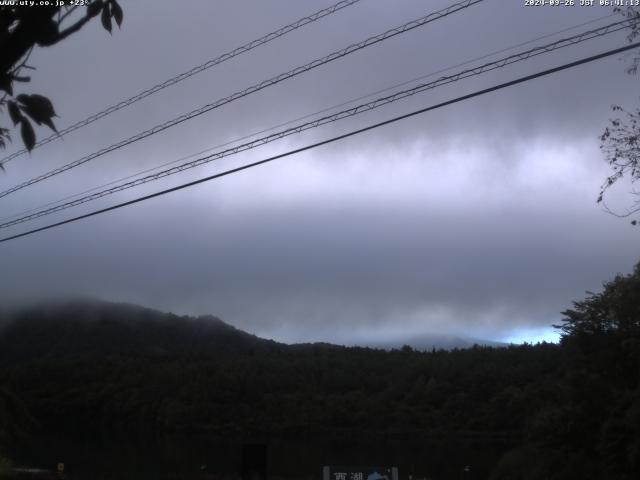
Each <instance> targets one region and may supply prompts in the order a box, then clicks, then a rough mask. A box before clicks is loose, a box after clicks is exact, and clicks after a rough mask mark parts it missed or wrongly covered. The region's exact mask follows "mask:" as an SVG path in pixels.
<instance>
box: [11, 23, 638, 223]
mask: <svg viewBox="0 0 640 480" xmlns="http://www.w3.org/2000/svg"><path fill="white" fill-rule="evenodd" d="M630 24H631V22H630V21H629V20H621V21H619V22H614V23H612V24H609V25H606V26H604V27H600V28H597V29H594V30H589V31H586V32H582V33H579V34H577V35H573V36H571V37H567V38H563V39H560V40H557V41H555V42H552V43H550V44H547V45H543V46H538V47H535V48H532V49H529V50H526V51H524V52H520V53H516V54H513V55H510V56H507V57H504V58H501V59H499V60H495V61H493V62H488V63H485V64H483V65H480V66H477V67H474V68H471V69H468V70H463V71H461V72H458V73H456V74H454V75H449V76H445V77H441V78H439V79H437V80H435V81H433V82H429V83H425V84H421V85H417V86H415V87H413V88H410V89H407V90H402V91H399V92H396V93H394V94H392V95H388V96H386V97H381V98H378V99H375V100H373V101H371V102H368V103H364V104H360V105H357V106H355V107H351V108H348V109H346V110H342V111H340V112H336V113H333V114H331V115H327V116H324V117H321V118H318V119H315V120H312V121H310V122H306V123H303V124H300V125H297V126H295V127H291V128H288V129H285V130H282V131H280V132H276V133H273V134H271V135H267V136H265V137H261V138H258V139H255V140H252V141H250V142H247V143H244V144H241V145H236V146H234V147H231V148H228V149H226V150H222V151H220V152H216V153H213V154H211V155H207V156H204V157H201V158H198V159H196V160H193V161H190V162H186V163H183V164H181V165H178V166H175V167H172V168H169V169H166V170H162V171H160V172H157V173H154V174H151V175H147V176H145V177H141V178H138V179H135V180H132V181H129V182H126V183H122V184H120V185H116V186H114V187H111V188H107V189H105V190H101V191H99V192H96V193H93V194H90V195H86V196H84V197H80V198H77V199H75V200H72V201H69V202H66V203H63V204H60V205H56V206H53V207H50V208H44V209H42V210H38V209H34V210H38V211H36V212H34V213H31V214H28V215H24V216H22V217H20V218H16V219H14V220H9V221H6V222H3V223H0V229H2V228H8V227H12V226H14V225H17V224H20V223H24V222H27V221H30V220H35V219H36V218H40V217H43V216H46V215H51V214H53V213H57V212H60V211H62V210H66V209H68V208H72V207H75V206H78V205H81V204H84V203H87V202H90V201H93V200H97V199H99V198H102V197H105V196H107V195H111V194H114V193H117V192H121V191H123V190H128V189H129V188H133V187H137V186H140V185H143V184H145V183H149V182H152V181H156V180H159V179H160V178H164V177H167V176H170V175H174V174H176V173H180V172H183V171H185V170H188V169H191V168H195V167H198V166H201V165H204V164H206V163H209V162H212V161H214V160H219V159H221V158H224V157H227V156H230V155H235V154H237V153H240V152H244V151H247V150H250V149H253V148H256V147H258V146H262V145H265V144H267V143H271V142H273V141H275V140H279V139H281V138H284V137H287V136H289V135H293V134H296V133H300V132H303V131H306V130H309V129H312V128H317V127H319V126H322V125H326V124H329V123H333V122H336V121H338V120H342V119H345V118H349V117H353V116H355V115H358V114H360V113H364V112H367V111H371V110H375V109H376V108H379V107H381V106H384V105H388V104H390V103H393V102H395V101H398V100H402V99H404V98H407V97H410V96H413V95H416V94H418V93H422V92H424V91H427V90H431V89H434V88H437V87H439V86H442V85H447V84H450V83H454V82H457V81H460V80H463V79H466V78H470V77H472V76H477V75H480V74H483V73H486V72H489V71H492V70H495V69H498V68H503V67H505V66H508V65H512V64H514V63H516V62H521V61H524V60H528V59H530V58H532V57H536V56H538V55H541V54H545V53H549V52H552V51H554V50H557V49H560V48H564V47H568V46H571V45H575V44H578V43H581V42H584V41H587V40H591V39H594V38H598V37H602V36H604V35H608V34H611V33H614V32H617V31H620V30H623V29H625V28H628V26H629V25H630Z"/></svg>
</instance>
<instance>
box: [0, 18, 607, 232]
mask: <svg viewBox="0 0 640 480" xmlns="http://www.w3.org/2000/svg"><path fill="white" fill-rule="evenodd" d="M615 16H617V14H615V13H611V14H609V15H604V16H601V17H598V18H594V19H592V20H588V21H586V22H583V23H579V24H577V25H573V26H570V27H566V28H563V29H562V30H558V31H555V32H552V33H548V34H546V35H542V36H540V37H536V38H532V39H531V40H527V41H526V42H521V43H518V44H516V45H512V46H510V47H507V48H502V49H500V50H495V51H493V52H491V53H487V54H485V55H482V56H481V57H475V58H472V59H471V60H465V61H464V62H462V63H458V64H456V65H451V66H449V67H446V68H443V69H440V70H437V71H435V72H431V73H428V74H425V75H421V76H419V77H416V78H413V79H411V80H406V81H404V82H402V83H396V84H394V85H391V86H389V87H385V88H383V89H381V90H376V91H375V92H371V93H368V94H366V95H362V96H359V97H356V98H352V99H350V100H346V101H344V102H341V103H339V104H336V105H332V106H330V107H326V108H323V109H322V110H318V111H316V112H313V113H308V114H306V115H303V116H302V117H297V118H294V119H291V120H288V121H286V122H283V123H279V124H277V125H274V126H271V127H269V128H265V129H262V130H259V131H257V132H252V133H249V134H247V135H243V136H242V137H239V138H235V139H233V140H228V141H226V142H224V143H219V144H217V145H214V146H212V147H208V148H206V149H204V150H200V151H198V152H195V153H191V154H189V155H186V156H184V157H180V158H177V159H174V160H171V161H169V162H165V163H162V164H160V165H157V166H155V167H151V168H147V169H145V170H142V171H138V172H136V173H132V174H130V175H127V176H125V177H121V178H118V179H115V180H112V181H110V182H108V183H103V184H100V185H96V186H95V187H92V188H89V189H87V190H83V191H81V192H78V193H74V194H73V195H67V196H65V197H63V198H59V199H58V200H53V201H51V202H47V203H45V204H44V205H40V206H38V207H34V208H29V209H26V210H22V211H20V212H17V213H14V214H12V215H8V216H6V217H2V218H0V223H2V222H5V221H6V220H10V219H12V218H16V217H19V216H21V215H26V214H28V213H31V212H35V211H36V210H41V209H43V208H46V207H50V206H52V205H56V204H58V203H61V202H64V201H66V200H70V199H72V198H76V197H79V196H81V195H85V194H87V193H90V192H95V191H96V190H99V189H101V188H105V187H109V186H111V185H115V184H116V183H119V182H124V181H125V180H130V179H132V178H135V177H138V176H140V175H144V174H145V173H150V172H153V171H154V170H159V169H161V168H164V167H167V166H169V165H174V164H176V163H179V162H183V161H185V160H189V159H190V158H193V157H197V156H198V155H202V154H204V153H207V152H211V151H213V150H217V149H219V148H222V147H226V146H227V145H231V144H234V143H236V142H241V141H242V140H246V139H248V138H252V137H255V136H257V135H261V134H263V133H267V132H271V131H273V130H276V129H278V128H281V127H286V126H287V125H291V124H292V123H295V122H299V121H301V120H306V119H307V118H311V117H314V116H316V115H320V114H322V113H326V112H330V111H332V110H335V109H336V108H340V107H344V106H346V105H350V104H352V103H355V102H358V101H360V100H364V99H366V98H370V97H373V96H374V95H378V94H380V93H385V92H388V91H390V90H393V89H395V88H399V87H403V86H405V85H409V84H411V83H414V82H417V81H419V80H424V79H426V78H430V77H433V76H435V75H438V74H439V73H444V72H448V71H450V70H453V69H454V68H458V67H463V66H466V65H469V64H471V63H475V62H477V61H480V60H484V59H486V58H489V57H492V56H494V55H497V54H499V53H504V52H508V51H511V50H514V49H516V48H518V47H522V46H525V45H530V44H532V43H534V42H537V41H539V40H544V39H547V38H550V37H554V36H556V35H559V34H561V33H565V32H568V31H571V30H575V29H576V28H580V27H584V26H586V25H590V24H592V23H595V22H599V21H600V20H604V19H607V18H611V17H615ZM0 228H1V227H0Z"/></svg>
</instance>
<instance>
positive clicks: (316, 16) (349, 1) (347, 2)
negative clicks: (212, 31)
mask: <svg viewBox="0 0 640 480" xmlns="http://www.w3.org/2000/svg"><path fill="white" fill-rule="evenodd" d="M359 1H360V0H341V1H340V2H338V3H336V4H334V5H331V6H330V7H327V8H324V9H322V10H320V11H318V12H316V13H313V14H311V15H308V16H306V17H302V18H301V19H299V20H296V21H295V22H293V23H290V24H289V25H286V26H284V27H282V28H279V29H278V30H276V31H274V32H271V33H268V34H267V35H264V36H263V37H260V38H258V39H256V40H252V41H250V42H249V43H245V44H244V45H242V46H241V47H238V48H236V49H234V50H231V51H229V52H227V53H223V54H222V55H220V56H218V57H216V58H212V59H211V60H208V61H206V62H205V63H203V64H201V65H198V66H196V67H193V68H191V69H190V70H187V71H186V72H182V73H180V74H178V75H176V76H175V77H171V78H169V79H168V80H165V81H164V82H162V83H158V84H157V85H154V86H153V87H151V88H148V89H147V90H143V91H142V92H140V93H138V94H136V95H134V96H132V97H130V98H128V99H126V100H123V101H121V102H120V103H117V104H115V105H112V106H110V107H108V108H106V109H104V110H102V111H100V112H98V113H95V114H93V115H91V116H90V117H87V118H85V119H83V120H80V121H79V122H77V123H74V124H73V125H70V126H68V127H66V128H64V129H62V130H60V131H59V132H58V133H57V134H53V135H50V136H48V137H46V138H43V139H42V140H40V141H38V142H37V143H36V144H35V146H34V148H37V147H40V146H42V145H45V144H47V143H49V142H51V141H52V140H55V139H56V138H60V137H61V136H62V135H65V134H67V133H71V132H73V131H75V130H78V129H80V128H82V127H86V126H87V125H89V124H91V123H93V122H95V121H96V120H100V119H101V118H103V117H106V116H107V115H110V114H112V113H114V112H117V111H118V110H121V109H123V108H125V107H128V106H129V105H133V104H134V103H136V102H138V101H140V100H142V99H143V98H146V97H148V96H149V95H153V94H154V93H156V92H159V91H160V90H164V89H165V88H167V87H170V86H172V85H175V84H176V83H179V82H181V81H183V80H186V79H187V78H189V77H192V76H194V75H196V74H198V73H200V72H203V71H205V70H207V69H209V68H211V67H214V66H216V65H219V64H221V63H223V62H226V61H227V60H231V59H232V58H234V57H237V56H238V55H241V54H243V53H247V52H248V51H250V50H253V49H254V48H256V47H259V46H260V45H264V44H266V43H269V42H271V41H272V40H275V39H277V38H280V37H282V36H283V35H286V34H288V33H290V32H292V31H294V30H297V29H298V28H300V27H303V26H305V25H308V24H310V23H313V22H315V21H317V20H320V19H321V18H323V17H326V16H328V15H331V14H332V13H335V12H337V11H339V10H342V9H343V8H346V7H349V6H351V5H353V4H354V3H358V2H359ZM27 152H28V150H27V149H26V148H23V149H22V150H18V151H17V152H14V153H12V154H11V155H8V156H6V157H4V158H3V159H1V160H0V165H5V164H6V163H8V162H10V161H11V160H13V159H14V158H17V157H19V156H20V155H22V154H24V153H27Z"/></svg>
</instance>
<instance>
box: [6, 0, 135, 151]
mask: <svg viewBox="0 0 640 480" xmlns="http://www.w3.org/2000/svg"><path fill="white" fill-rule="evenodd" d="M48 3H51V5H46V6H45V5H37V6H21V5H19V2H15V5H0V91H2V92H4V94H3V95H2V97H0V110H2V111H4V112H5V113H6V114H8V116H9V119H10V120H11V122H12V123H13V127H14V128H15V129H19V131H20V136H21V137H22V141H23V143H24V145H25V147H26V148H27V150H29V151H30V150H32V149H33V147H34V146H35V144H36V133H35V130H34V128H33V123H35V124H36V125H38V126H40V125H45V126H47V127H48V128H50V129H51V130H53V131H56V128H55V125H54V123H53V118H54V117H56V112H55V109H54V107H53V104H52V103H51V101H50V100H49V99H48V98H46V97H44V96H42V95H38V94H33V93H31V94H28V93H19V94H18V93H17V92H16V90H17V89H18V87H17V84H24V83H28V82H29V81H30V80H31V77H29V76H27V75H24V73H23V72H24V70H33V67H31V66H29V65H28V64H27V61H28V59H29V55H30V54H31V52H32V50H33V49H34V48H36V47H50V46H52V45H55V44H57V43H59V42H60V41H62V40H64V39H66V38H67V37H69V36H70V35H72V34H74V33H76V32H78V31H79V30H80V29H81V28H82V27H84V25H86V24H87V23H88V22H89V21H90V20H91V19H92V18H95V17H96V16H98V15H100V18H101V23H102V26H103V27H104V28H105V29H106V30H107V31H108V32H109V33H111V30H112V20H114V21H115V22H116V24H117V25H118V26H120V25H121V24H122V19H123V12H122V8H121V7H120V5H119V4H118V2H117V0H93V1H91V2H90V3H88V2H83V3H88V4H87V5H86V6H85V7H84V9H83V7H80V6H72V5H66V6H64V5H62V6H54V3H55V2H48ZM82 10H84V12H82ZM32 122H33V123H32ZM10 139H11V137H10V129H9V128H7V127H4V126H0V148H4V147H6V143H7V141H8V140H10Z"/></svg>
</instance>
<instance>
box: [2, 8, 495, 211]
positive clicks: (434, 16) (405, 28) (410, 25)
mask: <svg viewBox="0 0 640 480" xmlns="http://www.w3.org/2000/svg"><path fill="white" fill-rule="evenodd" d="M483 1H484V0H464V1H462V2H458V3H455V4H453V5H450V6H449V7H446V8H444V9H442V10H439V11H437V12H433V13H430V14H428V15H425V16H423V17H420V18H418V19H416V20H412V21H410V22H407V23H405V24H404V25H401V26H399V27H396V28H392V29H390V30H387V31H386V32H383V33H381V34H379V35H375V36H373V37H369V38H368V39H366V40H363V41H361V42H358V43H354V44H352V45H350V46H348V47H346V48H343V49H341V50H338V51H335V52H333V53H331V54H329V55H326V56H324V57H322V58H319V59H316V60H314V61H312V62H309V63H307V64H305V65H302V66H300V67H296V68H294V69H293V70H289V71H288V72H286V73H281V74H280V75H276V76H275V77H272V78H270V79H269V80H264V81H262V82H260V83H257V84H255V85H253V86H251V87H248V88H246V89H244V90H241V91H238V92H236V93H234V94H232V95H229V96H228V97H224V98H221V99H219V100H216V101H215V102H213V103H209V104H207V105H204V106H202V107H200V108H197V109H195V110H192V111H191V112H189V113H185V114H183V115H180V116H179V117H176V118H174V119H172V120H169V121H167V122H165V123H163V124H160V125H156V126H155V127H153V128H151V129H149V130H145V131H144V132H141V133H138V134H137V135H134V136H132V137H129V138H127V139H125V140H122V141H120V142H117V143H114V144H112V145H110V146H108V147H105V148H102V149H100V150H98V151H97V152H94V153H91V154H89V155H86V156H84V157H82V158H80V159H78V160H75V161H73V162H71V163H67V164H66V165H63V166H61V167H58V168H55V169H53V170H50V171H49V172H47V173H44V174H42V175H39V176H37V177H34V178H31V179H30V180H27V181H25V182H23V183H20V184H18V185H15V186H13V187H11V188H9V189H8V190H4V191H3V192H0V198H2V197H5V196H7V195H9V194H11V193H14V192H17V191H18V190H22V189H23V188H26V187H28V186H30V185H33V184H35V183H38V182H41V181H43V180H46V179H48V178H51V177H53V176H55V175H59V174H61V173H63V172H66V171H68V170H71V169H72V168H75V167H78V166H80V165H83V164H85V163H87V162H89V161H91V160H94V159H95V158H98V157H101V156H102V155H105V154H107V153H109V152H112V151H114V150H118V149H119V148H122V147H124V146H127V145H130V144H131V143H134V142H137V141H138V140H142V139H143V138H146V137H149V136H151V135H154V134H156V133H159V132H162V131H164V130H166V129H168V128H170V127H174V126H176V125H178V124H180V123H182V122H185V121H187V120H190V119H192V118H194V117H197V116H199V115H202V114H203V113H207V112H210V111H211V110H213V109H215V108H218V107H221V106H222V105H226V104H227V103H230V102H233V101H234V100H237V99H239V98H242V97H246V96H247V95H251V94H252V93H255V92H258V91H260V90H262V89H264V88H267V87H270V86H272V85H275V84H277V83H280V82H282V81H284V80H287V79H289V78H292V77H295V76H297V75H300V74H301V73H304V72H307V71H309V70H312V69H314V68H317V67H319V66H321V65H324V64H326V63H329V62H332V61H334V60H337V59H339V58H342V57H344V56H346V55H349V54H351V53H353V52H356V51H358V50H362V49H363V48H366V47H369V46H371V45H374V44H376V43H379V42H382V41H384V40H387V39H389V38H392V37H395V36H396V35H400V34H403V33H406V32H409V31H411V30H413V29H415V28H418V27H422V26H424V25H427V24H428V23H431V22H433V21H436V20H439V19H441V18H444V17H446V16H448V15H451V14H453V13H456V12H459V11H461V10H463V9H465V8H468V7H470V6H472V5H475V4H477V3H480V2H483Z"/></svg>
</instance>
